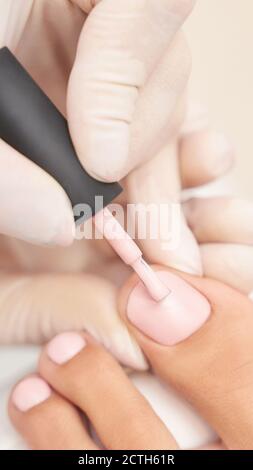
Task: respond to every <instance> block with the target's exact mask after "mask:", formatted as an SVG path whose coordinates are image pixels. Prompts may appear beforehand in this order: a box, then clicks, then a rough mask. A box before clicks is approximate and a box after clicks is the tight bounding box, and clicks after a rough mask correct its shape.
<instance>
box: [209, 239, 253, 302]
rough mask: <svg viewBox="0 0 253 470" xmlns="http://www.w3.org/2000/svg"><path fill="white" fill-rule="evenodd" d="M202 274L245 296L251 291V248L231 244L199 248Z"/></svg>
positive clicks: (252, 253) (210, 244) (252, 274)
mask: <svg viewBox="0 0 253 470" xmlns="http://www.w3.org/2000/svg"><path fill="white" fill-rule="evenodd" d="M200 252H201V258H202V263H203V269H204V274H205V275H206V276H208V277H210V278H213V279H217V280H219V281H222V282H225V283H226V284H228V285H230V286H231V287H234V288H235V289H238V290H240V291H242V292H244V293H245V294H249V293H251V292H252V291H253V247H252V246H249V245H239V244H237V245H236V244H232V243H207V244H203V245H201V246H200Z"/></svg>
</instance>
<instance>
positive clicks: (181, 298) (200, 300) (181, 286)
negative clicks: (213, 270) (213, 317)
mask: <svg viewBox="0 0 253 470" xmlns="http://www.w3.org/2000/svg"><path fill="white" fill-rule="evenodd" d="M157 274H158V275H159V277H160V279H161V280H162V281H163V282H164V284H166V286H167V287H168V288H169V289H170V294H169V295H168V296H167V297H166V298H165V299H164V300H162V301H161V302H155V301H154V300H153V299H152V298H151V297H150V296H149V295H148V292H147V291H146V289H145V288H144V286H143V284H142V283H138V284H137V285H136V286H135V288H134V289H133V290H132V292H131V294H130V296H129V298H128V305H127V316H128V318H129V320H130V321H131V323H132V324H133V325H134V326H135V327H136V328H138V329H139V330H140V331H142V333H144V334H145V335H146V336H148V337H150V338H152V339H153V340H154V341H156V342H157V343H160V344H162V345H165V346H173V345H175V344H177V343H179V342H181V341H184V340H185V339H187V338H188V337H189V336H191V335H192V334H193V333H195V332H196V331H197V330H198V329H199V328H201V326H202V325H203V324H204V323H205V322H206V321H207V319H208V317H209V315H210V313H211V307H210V304H209V302H208V301H207V299H206V298H205V297H204V296H203V295H202V294H201V293H200V292H198V291H197V290H196V289H194V288H193V287H192V286H191V285H190V284H188V283H187V282H185V281H184V280H183V279H182V278H180V277H179V276H176V275H175V274H172V273H169V272H168V271H160V272H158V273H157Z"/></svg>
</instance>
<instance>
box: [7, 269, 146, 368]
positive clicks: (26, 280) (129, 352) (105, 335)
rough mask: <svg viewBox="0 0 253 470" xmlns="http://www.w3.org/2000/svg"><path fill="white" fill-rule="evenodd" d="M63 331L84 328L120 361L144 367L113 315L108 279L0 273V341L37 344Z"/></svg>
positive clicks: (113, 292)
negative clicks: (0, 274) (0, 275)
mask: <svg viewBox="0 0 253 470" xmlns="http://www.w3.org/2000/svg"><path fill="white" fill-rule="evenodd" d="M98 293H99V295H98ZM63 331H87V332H88V333H90V334H91V335H92V336H93V337H95V338H96V339H97V340H98V341H100V342H101V343H102V344H104V346H105V347H106V348H107V349H108V350H109V351H111V352H112V353H113V354H114V355H115V356H116V358H117V359H118V360H119V361H121V362H122V363H123V364H125V365H127V366H130V367H133V368H136V369H145V368H146V367H147V364H146V361H145V359H144V356H143V355H142V353H141V351H140V348H139V346H138V345H137V344H136V343H135V341H133V340H132V339H131V336H130V334H129V332H128V330H127V328H126V326H125V324H124V323H123V321H122V320H121V319H120V317H119V314H118V311H117V289H116V287H115V286H114V285H113V284H112V283H111V282H108V281H106V280H105V279H102V278H99V277H98V276H94V275H89V274H83V275H82V274H80V275H74V274H73V275H71V274H69V275H68V274H66V275H64V274H63V275H60V274H59V275H56V274H55V275H54V274H45V275H43V274H41V275H40V274H38V275H33V276H28V275H23V276H22V275H2V277H1V279H0V343H1V344H11V343H15V344H16V343H17V344H22V343H33V344H40V343H44V342H45V341H47V340H49V339H51V338H52V337H53V336H54V335H55V334H57V333H60V332H63Z"/></svg>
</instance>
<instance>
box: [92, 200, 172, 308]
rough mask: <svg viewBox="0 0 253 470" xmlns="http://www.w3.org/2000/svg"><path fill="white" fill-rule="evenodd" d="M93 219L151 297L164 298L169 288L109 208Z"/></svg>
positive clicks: (155, 298) (157, 299)
mask: <svg viewBox="0 0 253 470" xmlns="http://www.w3.org/2000/svg"><path fill="white" fill-rule="evenodd" d="M93 220H94V224H95V225H96V227H97V229H98V230H99V231H100V232H101V233H102V234H103V236H104V237H105V238H106V239H107V240H108V242H109V243H110V245H111V246H112V248H113V249H114V250H115V251H116V253H117V254H118V255H119V256H120V258H121V259H122V260H123V261H124V263H125V264H127V265H129V266H131V267H132V268H133V269H134V271H135V272H136V273H137V274H138V276H139V278H140V279H141V281H142V282H143V284H144V285H145V287H146V289H147V290H148V292H149V294H150V295H151V297H152V298H153V299H154V300H155V301H156V302H160V301H161V300H163V299H165V297H167V295H168V294H169V293H170V289H169V288H168V287H167V286H166V285H165V284H164V282H163V281H162V280H161V279H160V278H159V277H158V276H157V274H156V273H155V271H153V270H152V269H151V267H150V266H149V265H148V264H147V263H146V262H145V261H144V259H143V257H142V252H141V250H140V248H139V247H138V246H137V245H136V243H135V242H134V241H133V239H132V238H131V237H130V236H129V235H128V233H127V232H125V230H124V229H123V227H122V226H121V225H120V223H119V222H118V221H117V220H116V219H115V217H114V216H113V215H112V213H111V212H110V211H109V209H108V208H105V209H104V210H103V211H100V212H98V213H97V214H96V215H95V217H94V219H93Z"/></svg>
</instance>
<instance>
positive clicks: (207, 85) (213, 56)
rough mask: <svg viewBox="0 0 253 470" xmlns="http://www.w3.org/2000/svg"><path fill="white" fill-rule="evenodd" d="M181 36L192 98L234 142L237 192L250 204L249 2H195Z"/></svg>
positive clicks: (252, 79)
mask: <svg viewBox="0 0 253 470" xmlns="http://www.w3.org/2000/svg"><path fill="white" fill-rule="evenodd" d="M186 32H187V35H188V38H189V40H190V44H191V48H192V52H193V75H192V79H191V86H190V89H191V95H192V96H194V98H195V99H196V100H197V101H198V102H200V103H201V104H204V105H206V106H207V108H208V111H209V114H210V120H211V123H212V125H213V126H214V127H215V128H218V129H220V130H224V131H225V132H226V133H227V135H228V136H230V138H231V139H232V141H233V142H234V143H235V145H236V150H237V162H236V169H235V170H234V172H233V174H234V180H235V183H236V188H237V192H238V193H239V194H241V195H244V196H249V197H250V198H252V199H253V0H197V5H196V8H195V11H194V13H193V15H192V17H191V18H190V19H189V22H188V24H187V26H186Z"/></svg>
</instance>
